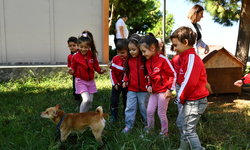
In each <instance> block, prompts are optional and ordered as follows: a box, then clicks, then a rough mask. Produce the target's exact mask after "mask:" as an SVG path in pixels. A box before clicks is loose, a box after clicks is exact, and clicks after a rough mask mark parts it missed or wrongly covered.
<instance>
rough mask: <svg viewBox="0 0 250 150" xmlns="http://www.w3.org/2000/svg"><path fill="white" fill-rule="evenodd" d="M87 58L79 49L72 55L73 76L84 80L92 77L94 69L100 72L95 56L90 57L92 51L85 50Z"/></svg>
mask: <svg viewBox="0 0 250 150" xmlns="http://www.w3.org/2000/svg"><path fill="white" fill-rule="evenodd" d="M86 55H87V59H85V55H82V54H81V53H80V52H79V51H78V52H77V53H75V54H74V55H73V58H72V63H71V67H70V68H72V69H73V70H74V74H73V76H75V77H77V78H81V79H83V80H85V81H89V80H92V79H94V74H95V71H96V72H98V73H99V74H102V73H101V68H100V67H99V62H98V60H97V58H95V59H94V58H93V57H92V52H91V50H89V51H88V52H87V54H86Z"/></svg>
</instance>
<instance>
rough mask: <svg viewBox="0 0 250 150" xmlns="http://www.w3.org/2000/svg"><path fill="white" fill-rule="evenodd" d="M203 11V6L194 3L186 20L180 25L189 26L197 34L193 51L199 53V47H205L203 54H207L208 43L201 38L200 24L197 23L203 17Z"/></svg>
mask: <svg viewBox="0 0 250 150" xmlns="http://www.w3.org/2000/svg"><path fill="white" fill-rule="evenodd" d="M203 12H204V8H203V7H202V6H200V5H198V4H196V5H194V6H193V7H192V8H191V10H190V11H189V13H188V20H186V21H184V22H182V23H181V25H180V26H186V27H189V28H191V29H192V30H193V31H194V32H195V33H196V34H197V39H196V42H195V47H196V49H195V51H196V54H197V55H199V51H198V48H199V47H201V48H204V49H205V50H204V54H207V53H208V52H209V47H208V45H207V44H206V43H205V42H204V41H203V40H202V34H201V26H200V25H199V24H198V22H199V21H200V20H201V18H203Z"/></svg>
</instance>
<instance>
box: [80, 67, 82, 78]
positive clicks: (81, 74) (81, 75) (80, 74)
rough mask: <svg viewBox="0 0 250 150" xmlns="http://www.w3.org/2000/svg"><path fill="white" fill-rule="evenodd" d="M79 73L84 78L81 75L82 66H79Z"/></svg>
mask: <svg viewBox="0 0 250 150" xmlns="http://www.w3.org/2000/svg"><path fill="white" fill-rule="evenodd" d="M79 72H80V76H82V74H81V66H79Z"/></svg>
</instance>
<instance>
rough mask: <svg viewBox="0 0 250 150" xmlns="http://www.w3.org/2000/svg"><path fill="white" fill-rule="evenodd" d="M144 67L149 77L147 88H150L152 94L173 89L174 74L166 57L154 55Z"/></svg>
mask: <svg viewBox="0 0 250 150" xmlns="http://www.w3.org/2000/svg"><path fill="white" fill-rule="evenodd" d="M146 67H147V71H148V76H149V83H148V85H147V87H148V86H152V90H153V93H161V92H166V91H167V89H169V90H171V91H172V90H174V89H175V82H176V73H175V71H174V68H173V66H172V65H171V63H170V61H169V59H168V58H167V57H165V56H163V55H160V54H159V53H156V54H155V55H154V56H152V57H151V58H150V59H148V60H147V62H146Z"/></svg>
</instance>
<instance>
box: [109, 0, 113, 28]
mask: <svg viewBox="0 0 250 150" xmlns="http://www.w3.org/2000/svg"><path fill="white" fill-rule="evenodd" d="M113 16H114V4H112V8H111V14H110V21H109V31H110V28H111V26H112V22H113Z"/></svg>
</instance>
